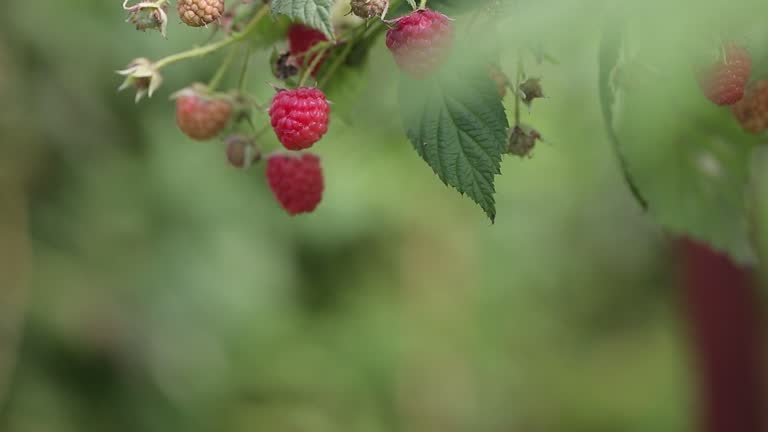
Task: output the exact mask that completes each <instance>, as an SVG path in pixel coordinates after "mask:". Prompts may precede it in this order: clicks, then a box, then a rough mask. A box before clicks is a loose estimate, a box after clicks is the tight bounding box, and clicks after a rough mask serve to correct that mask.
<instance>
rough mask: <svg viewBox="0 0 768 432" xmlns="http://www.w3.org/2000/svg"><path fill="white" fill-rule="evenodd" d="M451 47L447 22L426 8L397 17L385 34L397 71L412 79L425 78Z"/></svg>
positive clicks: (435, 68) (445, 56) (441, 16)
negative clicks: (397, 67)
mask: <svg viewBox="0 0 768 432" xmlns="http://www.w3.org/2000/svg"><path fill="white" fill-rule="evenodd" d="M452 46H453V24H452V23H451V20H450V19H449V18H448V17H447V16H445V15H443V14H441V13H439V12H435V11H432V10H429V9H419V10H416V11H414V12H412V13H411V14H410V15H406V16H404V17H400V18H398V19H397V20H396V21H395V26H394V27H392V28H391V29H389V31H387V48H389V50H390V51H392V54H393V55H394V57H395V62H397V65H398V66H399V67H400V70H402V71H403V72H405V73H406V74H408V75H410V76H411V77H413V78H416V79H422V78H426V77H427V76H428V75H430V74H432V73H433V72H435V71H436V70H437V69H439V68H440V66H441V65H442V64H443V63H444V62H445V61H446V60H447V59H448V56H449V55H450V53H451V47H452Z"/></svg>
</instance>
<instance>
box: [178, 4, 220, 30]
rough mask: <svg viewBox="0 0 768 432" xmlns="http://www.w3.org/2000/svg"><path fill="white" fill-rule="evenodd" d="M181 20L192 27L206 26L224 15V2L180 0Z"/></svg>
mask: <svg viewBox="0 0 768 432" xmlns="http://www.w3.org/2000/svg"><path fill="white" fill-rule="evenodd" d="M178 2H179V3H178V6H177V9H178V11H179V18H181V20H182V21H183V22H184V24H186V25H188V26H191V27H202V26H206V25H208V24H210V23H212V22H214V21H216V20H218V19H219V18H220V17H221V15H222V14H223V13H224V0H178Z"/></svg>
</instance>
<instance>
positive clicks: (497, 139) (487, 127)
mask: <svg viewBox="0 0 768 432" xmlns="http://www.w3.org/2000/svg"><path fill="white" fill-rule="evenodd" d="M400 105H401V114H402V119H403V125H404V126H405V129H406V133H407V135H408V139H409V140H410V141H411V143H412V144H413V146H414V148H415V149H416V152H417V153H418V154H419V156H421V157H422V158H423V159H424V160H425V161H426V162H427V164H429V166H430V167H432V170H433V171H434V172H435V174H437V176H438V177H440V180H442V181H443V182H444V183H445V184H447V185H450V186H452V187H454V188H456V190H458V191H459V193H461V194H466V195H467V196H469V197H470V198H471V199H472V200H473V201H475V202H476V203H477V204H478V205H480V207H481V208H482V209H483V210H484V211H485V213H486V214H487V215H488V217H489V218H490V219H491V221H492V222H493V221H494V220H495V218H496V203H495V200H494V197H493V195H494V193H495V187H494V176H495V175H497V174H500V173H501V171H500V165H501V157H502V154H503V152H504V150H505V147H506V143H507V129H508V128H509V123H508V121H507V116H506V113H505V112H504V107H503V105H502V104H501V99H500V97H499V94H498V92H497V90H496V87H495V86H494V84H493V82H492V81H491V79H490V78H489V77H488V75H487V73H486V72H485V69H484V68H482V67H481V68H479V69H477V70H474V71H471V72H469V73H467V72H466V71H463V72H461V71H459V70H456V69H454V68H444V70H443V71H442V72H441V73H440V74H438V75H437V76H436V77H434V78H431V79H428V80H422V81H414V80H411V79H409V78H407V77H405V76H403V77H402V79H401V84H400Z"/></svg>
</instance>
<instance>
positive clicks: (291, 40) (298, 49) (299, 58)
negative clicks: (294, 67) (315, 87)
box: [288, 24, 328, 76]
mask: <svg viewBox="0 0 768 432" xmlns="http://www.w3.org/2000/svg"><path fill="white" fill-rule="evenodd" d="M326 41H328V38H326V37H325V35H324V34H323V33H322V32H320V31H319V30H315V29H313V28H311V27H307V26H305V25H303V24H294V25H292V26H291V28H289V29H288V50H289V52H290V53H291V55H292V56H294V57H295V58H296V62H297V63H298V64H299V66H304V65H307V66H309V65H311V64H312V62H313V61H315V58H316V57H317V55H318V54H314V55H312V56H311V57H310V58H308V59H306V60H305V58H304V54H305V53H306V52H307V51H309V50H310V49H312V47H313V46H315V45H317V44H318V43H320V42H326ZM326 57H328V53H327V52H326V53H325V54H323V56H322V57H321V58H320V60H318V62H317V66H315V68H314V69H313V70H312V76H315V75H316V74H317V71H319V70H320V66H322V64H323V62H324V61H325V58H326Z"/></svg>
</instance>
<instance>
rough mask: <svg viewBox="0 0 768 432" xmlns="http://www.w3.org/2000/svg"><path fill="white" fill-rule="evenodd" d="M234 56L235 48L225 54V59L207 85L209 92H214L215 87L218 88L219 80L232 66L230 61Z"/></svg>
mask: <svg viewBox="0 0 768 432" xmlns="http://www.w3.org/2000/svg"><path fill="white" fill-rule="evenodd" d="M235 54H237V50H236V49H235V48H232V49H231V50H230V51H229V54H227V57H226V58H225V59H224V61H223V62H222V63H221V65H220V66H219V68H218V69H217V70H216V73H215V74H214V75H213V78H211V81H210V82H209V83H208V89H209V90H211V91H214V90H216V87H218V86H219V84H220V83H221V80H222V79H223V78H224V74H226V73H227V70H228V69H229V66H230V65H231V64H232V60H234V58H235Z"/></svg>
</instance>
